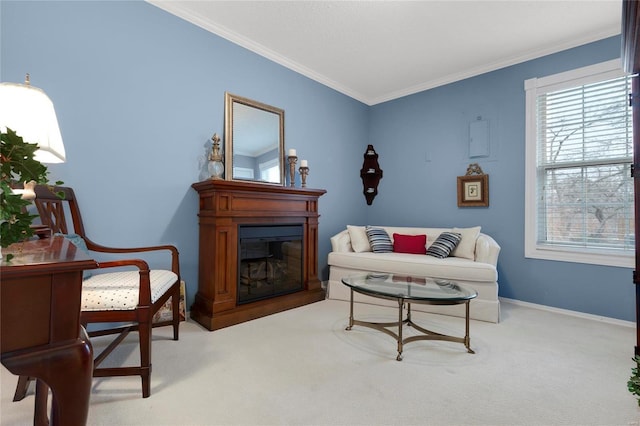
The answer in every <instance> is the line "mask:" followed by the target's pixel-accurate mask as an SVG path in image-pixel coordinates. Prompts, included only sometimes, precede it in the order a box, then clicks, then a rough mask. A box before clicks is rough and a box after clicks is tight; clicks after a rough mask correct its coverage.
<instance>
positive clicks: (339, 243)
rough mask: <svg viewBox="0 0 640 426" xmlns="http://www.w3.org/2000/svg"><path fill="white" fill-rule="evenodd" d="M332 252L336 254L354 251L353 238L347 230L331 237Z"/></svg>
mask: <svg viewBox="0 0 640 426" xmlns="http://www.w3.org/2000/svg"><path fill="white" fill-rule="evenodd" d="M331 250H332V251H335V252H349V251H353V248H352V247H351V237H350V236H349V231H348V230H347V229H345V230H344V231H342V232H339V233H338V234H336V235H334V236H333V237H331Z"/></svg>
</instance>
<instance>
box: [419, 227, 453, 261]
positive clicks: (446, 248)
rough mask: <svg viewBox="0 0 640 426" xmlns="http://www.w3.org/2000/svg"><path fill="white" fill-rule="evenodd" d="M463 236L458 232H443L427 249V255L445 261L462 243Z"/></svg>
mask: <svg viewBox="0 0 640 426" xmlns="http://www.w3.org/2000/svg"><path fill="white" fill-rule="evenodd" d="M461 239H462V235H461V234H458V233H457V232H443V233H442V234H440V235H439V236H438V238H437V239H436V240H435V241H434V242H433V244H431V245H430V246H429V248H428V249H427V255H428V256H433V257H437V258H439V259H444V258H445V257H447V256H449V254H450V253H451V252H452V251H453V249H455V248H456V246H457V245H458V244H459V243H460V240H461Z"/></svg>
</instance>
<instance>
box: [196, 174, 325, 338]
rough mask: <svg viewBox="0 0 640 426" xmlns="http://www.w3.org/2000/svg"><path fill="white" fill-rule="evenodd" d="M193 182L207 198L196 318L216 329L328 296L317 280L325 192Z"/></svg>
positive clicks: (201, 223) (201, 224)
mask: <svg viewBox="0 0 640 426" xmlns="http://www.w3.org/2000/svg"><path fill="white" fill-rule="evenodd" d="M192 187H193V188H194V189H195V190H196V191H197V192H198V194H199V198H200V209H199V214H198V217H199V262H198V292H197V293H196V296H195V302H194V303H193V305H192V306H191V317H192V318H193V319H195V320H196V321H197V322H198V323H200V324H202V325H203V326H204V327H206V328H207V329H208V330H216V329H219V328H223V327H228V326H230V325H234V324H238V323H241V322H244V321H249V320H252V319H255V318H259V317H262V316H266V315H270V314H273V313H276V312H281V311H284V310H287V309H292V308H295V307H298V306H302V305H306V304H309V303H313V302H317V301H320V300H323V299H324V298H325V292H324V290H322V287H321V283H320V280H319V279H318V218H319V214H318V199H319V197H320V196H322V195H323V194H324V193H325V192H326V191H325V190H323V189H309V188H293V187H284V186H276V185H264V184H259V183H253V182H243V181H225V180H206V181H202V182H197V183H194V184H193V185H192ZM254 231H257V234H256V232H254ZM252 233H253V234H252ZM243 240H245V241H244V242H245V248H244V251H242V250H243V248H242V242H243ZM269 250H272V252H271V253H269ZM243 257H244V262H243ZM293 276H295V277H296V278H293ZM248 294H250V295H249V296H247V295H248Z"/></svg>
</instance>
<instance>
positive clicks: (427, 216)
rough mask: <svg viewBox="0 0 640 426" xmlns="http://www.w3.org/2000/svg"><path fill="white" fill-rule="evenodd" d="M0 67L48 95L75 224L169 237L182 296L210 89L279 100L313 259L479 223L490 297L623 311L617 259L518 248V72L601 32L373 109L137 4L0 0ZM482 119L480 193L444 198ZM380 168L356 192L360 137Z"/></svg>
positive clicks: (220, 99) (568, 56) (129, 237)
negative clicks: (77, 215) (312, 225)
mask: <svg viewBox="0 0 640 426" xmlns="http://www.w3.org/2000/svg"><path fill="white" fill-rule="evenodd" d="M0 24H1V25H0V43H1V55H0V80H1V81H13V82H21V81H23V79H24V75H25V73H27V72H28V73H30V74H31V81H32V84H33V85H34V86H37V87H40V88H42V89H44V90H45V91H46V92H47V94H48V95H49V96H50V97H51V99H52V100H53V102H54V104H55V106H56V111H57V113H58V119H59V121H60V126H61V131H62V135H63V138H64V141H65V147H66V149H67V162H66V163H65V164H61V165H52V166H50V171H51V172H52V173H51V178H52V180H58V179H59V180H63V181H64V182H65V183H66V184H67V185H69V186H72V187H74V189H75V190H76V192H77V195H78V197H79V199H80V203H81V208H82V210H83V214H84V219H85V222H86V226H87V228H88V230H89V234H90V236H91V237H92V238H93V239H94V240H96V241H98V242H101V243H104V244H107V245H148V244H156V243H171V244H175V245H176V246H177V247H178V249H179V250H180V254H181V267H182V275H183V278H184V279H185V281H186V282H187V293H188V294H187V297H188V304H189V305H190V304H191V302H192V301H193V297H194V295H195V292H196V289H197V261H198V218H197V208H198V200H197V193H196V192H195V191H194V190H193V189H192V188H191V184H192V183H193V182H196V181H199V180H202V179H203V178H204V175H203V174H202V159H203V157H204V155H205V153H206V148H207V147H208V146H210V140H209V138H210V137H211V135H212V134H213V133H214V132H218V133H219V134H222V133H223V128H224V92H225V91H229V92H231V93H233V94H236V95H240V96H245V97H249V98H252V99H256V100H259V101H261V102H265V103H268V104H271V105H275V106H277V107H280V108H283V109H284V110H285V115H286V117H285V124H286V130H285V131H286V134H285V143H286V147H287V149H288V148H296V149H297V151H298V155H299V156H300V157H302V158H305V159H307V160H308V161H309V165H310V169H311V173H310V175H309V179H308V183H309V186H310V187H315V188H324V189H326V190H327V194H326V195H324V196H323V197H322V198H321V199H320V214H321V218H320V247H319V250H320V265H319V267H320V270H321V274H322V278H323V279H326V278H327V275H328V269H327V266H326V257H327V253H328V252H329V250H330V243H329V238H330V237H331V236H332V235H333V234H335V233H337V232H338V231H339V230H341V229H343V228H344V225H346V224H365V223H372V224H386V225H401V224H406V225H420V226H472V225H478V224H479V225H482V227H483V230H484V231H485V232H487V233H488V234H490V235H492V236H494V237H495V238H496V240H497V241H498V242H499V243H500V245H501V246H502V252H501V255H500V261H499V265H498V267H499V274H500V277H499V281H500V286H501V287H500V295H501V296H503V297H509V298H515V299H520V300H524V301H529V302H533V303H539V304H544V305H549V306H555V307H561V308H565V309H572V310H577V311H582V312H588V313H592V314H596V315H604V316H610V317H614V318H620V319H624V320H630V321H631V320H633V319H634V315H635V306H634V302H633V285H632V282H631V270H630V269H623V268H610V267H597V266H588V265H581V264H574V263H562V262H547V261H538V260H531V259H524V254H523V253H524V249H523V247H524V230H523V226H524V197H523V195H522V192H523V191H524V88H523V87H524V80H525V79H527V78H531V77H539V76H544V75H547V74H553V73H556V72H560V71H564V70H567V69H571V68H574V67H578V66H583V65H588V64H592V63H597V62H600V61H604V60H608V59H612V58H615V57H618V56H619V52H620V47H619V38H612V39H608V40H604V41H601V42H598V43H593V44H591V45H587V46H583V47H580V48H577V49H573V50H570V51H567V52H562V53H559V54H556V55H551V56H548V57H545V58H542V59H539V60H535V61H531V62H527V63H524V64H520V65H516V66H513V67H509V68H505V69H503V70H499V71H496V72H493V73H488V74H485V75H482V76H479V77H475V78H471V79H467V80H464V81H461V82H458V83H455V84H450V85H447V86H444V87H440V88H437V89H433V90H429V91H425V92H422V93H419V94H416V95H412V96H407V97H405V98H402V99H398V100H395V101H390V102H386V103H384V104H380V105H376V106H374V107H367V106H366V105H364V104H362V103H360V102H358V101H355V100H353V99H351V98H349V97H347V96H344V95H342V94H340V93H338V92H336V91H334V90H332V89H330V88H327V87H325V86H323V85H321V84H319V83H316V82H314V81H312V80H310V79H308V78H306V77H303V76H301V75H299V74H297V73H295V72H293V71H291V70H288V69H286V68H284V67H282V66H280V65H277V64H275V63H273V62H271V61H269V60H267V59H264V58H262V57H260V56H258V55H256V54H254V53H252V52H249V51H247V50H245V49H243V48H241V47H238V46H236V45H234V44H232V43H230V42H228V41H226V40H224V39H222V38H220V37H218V36H216V35H213V34H210V33H208V32H206V31H204V30H202V29H200V28H198V27H196V26H194V25H192V24H189V23H187V22H185V21H183V20H181V19H179V18H177V17H174V16H172V15H170V14H168V13H166V12H164V11H162V10H160V9H158V8H156V7H155V6H152V5H150V4H147V3H144V2H141V1H118V2H101V1H91V2H76V1H70V2H52V1H46V2H44V1H43V2H31V1H29V2H18V1H6V0H3V1H1V2H0ZM477 116H481V117H483V119H487V120H489V122H490V134H491V139H492V143H491V157H490V158H489V160H488V161H480V164H481V166H482V167H483V169H484V170H485V172H486V173H488V174H489V175H490V193H491V206H490V207H489V208H481V209H478V208H474V209H458V208H457V205H456V187H455V182H456V176H458V175H462V174H464V171H465V169H466V166H467V165H468V164H469V163H470V162H471V161H470V159H469V158H468V155H467V153H466V151H465V149H466V148H465V147H466V145H465V143H466V142H465V140H466V139H465V138H466V132H467V129H468V122H469V121H470V120H473V119H476V117H477ZM368 143H371V144H373V145H374V146H375V148H376V151H377V152H378V153H379V154H380V164H381V167H382V169H383V170H384V178H383V179H382V181H381V184H380V186H379V191H380V194H379V195H378V196H377V198H376V199H375V201H374V203H373V205H372V206H370V207H369V206H367V205H366V204H365V200H364V196H363V195H362V183H361V181H360V178H359V169H360V167H361V165H362V159H363V157H362V155H363V153H364V150H365V148H366V145H367V144H368Z"/></svg>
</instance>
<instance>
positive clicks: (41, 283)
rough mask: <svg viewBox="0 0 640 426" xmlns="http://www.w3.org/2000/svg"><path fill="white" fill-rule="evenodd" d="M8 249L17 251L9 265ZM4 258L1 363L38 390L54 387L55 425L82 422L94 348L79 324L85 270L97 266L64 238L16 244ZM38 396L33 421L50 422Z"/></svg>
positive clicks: (0, 271) (0, 291) (0, 266)
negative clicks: (28, 379) (33, 380)
mask: <svg viewBox="0 0 640 426" xmlns="http://www.w3.org/2000/svg"><path fill="white" fill-rule="evenodd" d="M7 253H13V254H14V255H15V257H14V258H13V259H12V260H11V262H10V263H6V262H5V258H6V254H7ZM2 257H3V258H2V263H1V264H0V277H1V278H0V332H1V334H0V340H1V341H0V352H1V361H2V365H4V366H5V367H6V368H7V369H8V370H9V371H10V372H12V373H13V374H16V375H19V376H29V377H35V378H36V379H38V384H39V386H38V392H45V391H47V388H46V386H45V384H46V385H48V386H49V387H50V388H51V391H52V394H53V404H52V407H51V424H52V425H65V426H66V425H84V424H86V422H87V414H88V409H89V395H90V392H91V378H92V372H93V349H92V347H91V344H90V342H89V339H88V338H87V336H86V333H85V331H84V329H83V328H82V326H81V325H80V302H81V291H82V271H83V270H85V269H93V268H95V267H96V266H97V264H96V262H95V260H93V259H91V258H90V257H89V256H88V255H87V254H86V253H84V252H83V251H81V250H79V249H77V248H76V246H74V245H73V244H72V243H70V242H69V241H68V240H66V239H65V238H63V237H53V238H46V239H41V240H32V241H27V242H24V243H18V244H14V245H11V246H9V247H8V248H4V249H2ZM36 399H37V400H39V401H40V403H37V404H36V410H35V411H36V413H35V414H36V415H35V419H34V424H41V423H44V424H46V423H45V422H46V420H47V419H46V398H36ZM43 401H44V404H45V407H44V410H43V407H42V404H41V402H43Z"/></svg>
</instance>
